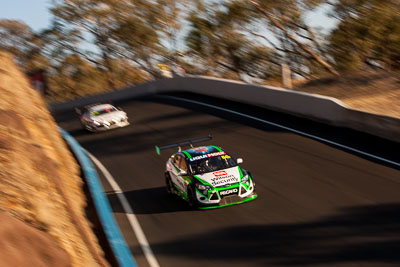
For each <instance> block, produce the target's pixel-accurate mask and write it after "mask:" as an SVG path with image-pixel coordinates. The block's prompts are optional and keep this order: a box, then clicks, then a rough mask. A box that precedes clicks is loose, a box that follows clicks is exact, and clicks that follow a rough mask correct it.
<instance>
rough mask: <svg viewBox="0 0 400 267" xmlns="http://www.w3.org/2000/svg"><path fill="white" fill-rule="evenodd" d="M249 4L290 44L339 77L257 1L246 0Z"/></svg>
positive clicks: (332, 68)
mask: <svg viewBox="0 0 400 267" xmlns="http://www.w3.org/2000/svg"><path fill="white" fill-rule="evenodd" d="M248 1H249V2H250V3H251V4H253V5H254V6H255V7H256V8H257V10H258V11H260V12H261V13H262V14H263V15H264V16H265V17H266V18H267V19H268V20H269V21H270V23H271V24H273V25H274V26H275V27H277V28H278V29H280V30H281V31H282V32H283V33H284V34H285V36H286V37H287V38H289V39H290V40H291V41H292V42H294V43H295V44H296V45H297V46H298V47H300V48H301V49H302V50H303V51H304V52H306V53H307V54H309V55H310V56H311V57H312V58H313V59H314V60H315V61H317V62H318V63H319V64H321V65H322V66H323V67H324V68H325V69H326V70H328V71H329V72H330V73H332V74H334V75H339V73H338V72H337V71H336V70H335V68H334V67H333V66H331V65H330V64H329V63H328V62H326V61H325V60H324V59H323V58H322V57H321V56H319V55H318V54H317V53H315V52H314V51H312V50H311V49H310V48H309V47H307V46H306V45H304V44H303V43H301V42H299V41H298V40H297V39H296V38H295V37H294V36H293V35H291V34H290V33H289V32H288V31H287V30H286V29H285V27H284V26H283V25H282V24H281V23H280V22H279V21H278V20H276V19H275V18H274V17H273V16H271V15H270V14H268V12H267V11H265V10H264V9H263V8H262V7H261V6H260V4H259V3H258V2H257V1H254V0H248Z"/></svg>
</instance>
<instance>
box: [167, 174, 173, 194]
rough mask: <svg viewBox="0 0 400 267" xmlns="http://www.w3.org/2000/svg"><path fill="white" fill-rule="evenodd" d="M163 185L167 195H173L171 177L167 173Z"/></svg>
mask: <svg viewBox="0 0 400 267" xmlns="http://www.w3.org/2000/svg"><path fill="white" fill-rule="evenodd" d="M165 185H166V189H167V193H168V194H169V195H172V194H174V186H173V185H172V181H171V177H170V176H169V173H168V172H166V173H165Z"/></svg>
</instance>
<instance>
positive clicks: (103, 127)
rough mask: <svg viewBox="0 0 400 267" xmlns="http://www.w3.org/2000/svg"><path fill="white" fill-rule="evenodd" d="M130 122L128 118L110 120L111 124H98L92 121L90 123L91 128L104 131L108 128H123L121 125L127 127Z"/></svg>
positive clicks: (95, 130)
mask: <svg viewBox="0 0 400 267" xmlns="http://www.w3.org/2000/svg"><path fill="white" fill-rule="evenodd" d="M129 124H130V123H129V122H128V120H124V121H117V122H115V121H113V122H110V123H109V124H105V123H101V124H100V125H96V124H94V123H92V124H91V125H90V128H91V129H92V130H93V131H94V132H102V131H107V130H111V129H115V128H121V127H125V126H128V125H129Z"/></svg>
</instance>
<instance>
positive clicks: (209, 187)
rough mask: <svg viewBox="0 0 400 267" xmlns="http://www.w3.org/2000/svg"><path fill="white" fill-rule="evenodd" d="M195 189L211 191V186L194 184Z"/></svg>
mask: <svg viewBox="0 0 400 267" xmlns="http://www.w3.org/2000/svg"><path fill="white" fill-rule="evenodd" d="M196 188H197V189H199V190H211V186H209V185H204V184H196Z"/></svg>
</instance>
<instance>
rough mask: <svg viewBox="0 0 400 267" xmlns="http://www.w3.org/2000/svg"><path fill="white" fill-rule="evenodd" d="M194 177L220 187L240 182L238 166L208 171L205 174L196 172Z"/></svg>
mask: <svg viewBox="0 0 400 267" xmlns="http://www.w3.org/2000/svg"><path fill="white" fill-rule="evenodd" d="M196 177H198V178H200V179H201V180H204V181H206V182H207V183H209V184H211V185H212V186H214V187H220V186H225V185H230V184H234V183H239V182H240V171H239V166H236V167H232V168H228V169H224V170H219V171H215V172H209V173H205V174H198V175H196Z"/></svg>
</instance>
